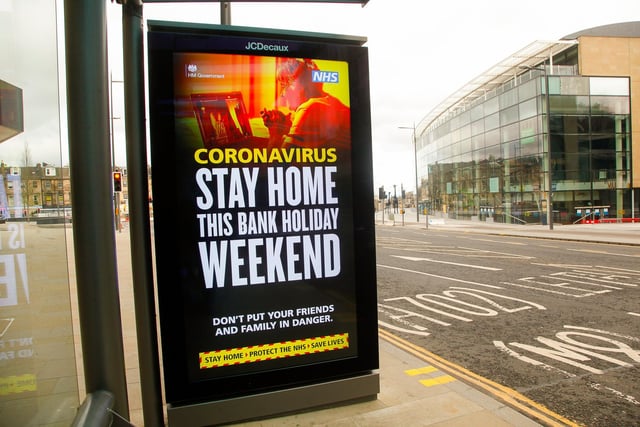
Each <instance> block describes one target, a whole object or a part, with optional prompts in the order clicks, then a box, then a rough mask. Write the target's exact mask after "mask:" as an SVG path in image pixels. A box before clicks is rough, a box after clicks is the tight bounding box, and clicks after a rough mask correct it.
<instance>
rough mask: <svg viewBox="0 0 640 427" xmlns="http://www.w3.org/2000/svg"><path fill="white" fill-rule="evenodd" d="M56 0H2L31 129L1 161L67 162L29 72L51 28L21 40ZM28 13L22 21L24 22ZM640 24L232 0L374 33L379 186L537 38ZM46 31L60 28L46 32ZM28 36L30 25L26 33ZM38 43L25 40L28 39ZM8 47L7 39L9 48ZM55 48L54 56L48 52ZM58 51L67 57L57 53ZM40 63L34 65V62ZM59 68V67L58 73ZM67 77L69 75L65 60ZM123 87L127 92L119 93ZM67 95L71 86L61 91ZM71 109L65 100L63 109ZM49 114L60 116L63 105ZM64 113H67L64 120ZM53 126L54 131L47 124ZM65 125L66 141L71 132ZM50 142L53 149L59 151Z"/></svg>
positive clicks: (407, 2) (616, 11)
mask: <svg viewBox="0 0 640 427" xmlns="http://www.w3.org/2000/svg"><path fill="white" fill-rule="evenodd" d="M57 1H58V8H59V11H58V21H59V24H58V25H59V29H58V42H59V44H60V45H61V46H64V44H63V36H64V31H63V29H62V27H61V25H62V16H63V15H62V13H60V8H61V5H63V4H64V2H63V0H57ZM104 1H105V2H106V4H107V11H108V17H109V39H110V45H109V54H110V65H111V68H112V72H113V79H114V81H115V82H114V83H113V88H114V93H115V96H114V117H116V119H115V120H114V121H113V124H114V129H115V133H114V135H115V145H116V150H115V151H116V164H117V165H119V166H124V165H125V164H126V159H125V157H124V152H125V149H124V144H125V142H124V130H123V129H124V120H123V116H124V111H123V106H122V96H121V95H120V94H119V92H120V91H121V89H122V83H121V82H119V81H121V80H122V48H121V46H122V41H121V34H122V28H121V22H122V17H121V10H122V6H121V5H119V4H118V3H117V2H115V1H113V2H112V1H111V0H104ZM51 4H52V3H51V1H50V0H0V20H1V22H2V23H3V25H2V28H1V29H0V35H2V36H3V37H4V38H6V39H8V40H10V43H9V47H10V49H8V50H7V49H2V48H1V47H0V51H2V52H4V53H3V57H4V58H5V59H7V58H9V59H7V60H6V61H4V62H3V63H2V64H1V65H0V71H1V72H2V73H1V74H2V75H1V76H0V79H2V78H4V80H5V81H9V82H10V83H12V84H15V85H18V86H20V87H22V88H23V89H24V90H25V126H27V125H28V126H29V132H27V130H26V129H25V132H24V134H22V135H18V136H16V137H14V138H12V139H11V140H10V141H6V142H5V143H3V144H2V146H1V147H0V148H1V150H0V158H1V159H2V160H4V161H7V162H8V163H11V164H17V165H20V164H21V162H20V161H21V159H22V153H23V152H24V145H25V143H28V145H29V148H30V151H31V153H32V158H33V162H34V163H36V162H43V161H46V162H49V163H54V164H55V163H58V162H57V161H56V158H58V159H60V162H61V164H63V165H65V164H67V163H68V154H67V153H65V148H64V147H63V150H62V151H63V153H62V156H60V153H59V150H58V154H57V155H56V153H55V147H56V145H55V144H51V143H49V142H48V139H49V138H55V135H56V134H57V131H56V130H55V128H56V126H51V125H52V124H55V123H53V122H52V121H50V120H42V121H39V122H38V123H37V124H35V123H34V122H35V120H34V119H35V116H34V114H35V112H34V110H33V109H34V108H35V107H34V106H37V105H44V103H43V96H44V95H45V93H49V92H51V93H53V94H54V96H55V91H51V90H50V89H52V87H48V88H46V89H43V88H39V87H38V86H37V85H36V84H35V83H34V82H35V81H36V80H35V79H34V78H31V77H29V76H30V75H31V74H29V72H28V71H37V72H39V73H40V74H42V70H43V68H42V67H43V65H42V64H43V63H44V62H45V61H49V59H53V63H55V50H54V49H52V47H51V43H50V42H52V41H54V40H55V38H54V37H51V36H49V35H47V36H42V35H41V36H40V37H39V38H37V39H34V38H29V37H23V36H20V37H14V36H12V34H25V31H24V29H25V28H32V29H33V28H38V29H41V28H46V26H45V25H44V24H43V25H41V24H36V26H35V27H34V26H33V25H34V22H36V20H37V19H39V18H40V17H42V18H43V19H44V20H46V24H47V25H48V24H50V23H51V22H52V20H55V16H54V15H55V12H53V11H52V10H51V6H50V5H51ZM143 12H144V17H145V19H160V20H173V21H185V22H201V23H209V24H218V23H220V4H219V3H218V2H212V3H160V4H158V3H154V4H152V3H145V4H144V11H143ZM20 17H22V18H24V19H28V23H27V21H25V22H23V21H21V20H20V19H16V18H20ZM627 21H640V1H638V0H609V1H606V2H605V1H601V0H537V1H535V2H528V3H523V2H513V1H512V0H486V1H470V0H448V1H426V0H425V1H423V0H370V1H369V3H368V4H367V5H366V6H364V7H362V6H361V5H358V4H320V3H250V2H249V3H245V2H240V3H232V4H231V23H232V25H238V26H249V27H264V28H279V29H287V30H298V31H311V32H322V33H334V34H346V35H355V36H363V37H366V38H367V40H368V41H367V43H366V46H367V47H368V49H369V62H370V88H371V115H372V127H373V129H372V131H373V153H374V165H373V166H374V181H375V182H374V184H375V185H374V188H373V189H372V191H374V193H375V189H376V188H377V187H378V186H380V185H384V186H385V188H386V189H387V190H388V189H391V188H393V185H394V184H396V185H397V186H400V185H401V184H402V185H404V188H405V189H407V190H413V189H414V188H415V172H414V167H413V160H414V157H413V145H412V136H411V130H407V129H399V127H411V126H413V125H414V124H416V125H417V124H418V123H419V122H420V121H421V119H422V118H424V117H425V116H426V115H427V114H428V113H429V112H430V111H431V110H432V109H433V108H434V107H436V106H437V105H438V104H439V103H440V102H442V101H443V100H444V99H445V98H446V97H447V96H449V95H451V94H452V93H454V92H455V91H456V90H458V89H459V88H461V87H462V86H464V85H465V84H466V83H467V82H469V81H471V80H473V79H474V78H475V77H477V76H478V75H480V74H482V73H483V72H485V71H486V70H488V69H490V68H491V67H492V66H493V65H495V64H497V63H499V62H500V61H502V60H503V59H505V58H507V57H509V56H510V55H512V54H513V53H515V52H517V51H519V50H520V49H522V48H524V47H526V46H527V45H529V44H530V43H532V42H534V41H536V40H558V39H560V38H562V37H564V36H566V35H568V34H572V33H574V32H576V31H580V30H583V29H587V28H591V27H595V26H599V25H606V24H612V23H618V22H627ZM43 31H44V33H45V34H51V33H53V31H54V30H53V29H51V30H49V29H46V30H43ZM26 34H29V31H27V32H26ZM31 39H34V40H39V41H37V42H35V43H27V42H26V41H25V40H31ZM4 46H6V45H4ZM52 55H54V57H53V58H51V56H52ZM59 57H60V58H64V56H62V53H60V56H59ZM34 58H35V59H38V61H39V63H40V65H39V66H38V67H33V66H31V64H33V62H32V60H33V59H34ZM54 73H55V71H54ZM60 75H61V76H64V68H63V67H61V69H60ZM119 89H120V91H119ZM61 93H62V94H64V91H61ZM63 109H64V106H63ZM48 117H51V119H52V120H54V121H55V119H56V117H57V112H52V113H51V114H49V116H48ZM64 118H65V117H64V110H63V111H62V120H64ZM47 129H49V131H47ZM65 136H66V135H65V132H64V126H63V141H64V138H65ZM51 147H53V148H54V150H53V152H52V150H51Z"/></svg>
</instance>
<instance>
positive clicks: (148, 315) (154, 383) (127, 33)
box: [122, 0, 164, 426]
mask: <svg viewBox="0 0 640 427" xmlns="http://www.w3.org/2000/svg"><path fill="white" fill-rule="evenodd" d="M142 28H143V10H142V2H141V0H127V1H124V2H123V8H122V39H123V59H124V61H123V63H124V100H125V102H124V104H125V118H126V120H125V133H126V141H127V143H126V147H127V148H126V152H127V184H128V191H129V234H130V236H131V239H130V240H131V268H132V275H133V297H134V304H135V319H136V335H137V341H138V366H139V369H140V388H141V394H142V411H143V418H144V425H145V426H161V425H164V413H163V403H162V385H161V379H160V357H159V351H158V339H157V337H158V332H157V326H156V311H155V298H154V289H153V262H152V249H151V232H150V230H151V227H150V219H149V185H148V175H147V149H146V130H145V122H146V121H145V92H144V35H143V32H142Z"/></svg>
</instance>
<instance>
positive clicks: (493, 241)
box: [467, 237, 528, 246]
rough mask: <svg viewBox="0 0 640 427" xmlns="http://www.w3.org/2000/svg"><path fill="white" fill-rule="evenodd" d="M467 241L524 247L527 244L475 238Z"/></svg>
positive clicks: (469, 238)
mask: <svg viewBox="0 0 640 427" xmlns="http://www.w3.org/2000/svg"><path fill="white" fill-rule="evenodd" d="M467 240H478V241H480V242H491V243H500V244H501V245H518V246H526V245H527V244H528V243H521V242H508V241H506V240H492V239H476V238H473V237H467Z"/></svg>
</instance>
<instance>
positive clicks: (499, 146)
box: [416, 22, 640, 226]
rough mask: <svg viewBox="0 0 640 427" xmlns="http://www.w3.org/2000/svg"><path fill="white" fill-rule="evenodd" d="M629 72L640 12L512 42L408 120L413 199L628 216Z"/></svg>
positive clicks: (539, 214) (635, 195) (482, 212)
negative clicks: (418, 117)
mask: <svg viewBox="0 0 640 427" xmlns="http://www.w3.org/2000/svg"><path fill="white" fill-rule="evenodd" d="M639 80H640V22H629V23H622V24H613V25H608V26H603V27H596V28H592V29H588V30H585V31H581V32H579V33H576V34H572V35H569V36H567V37H565V38H563V39H561V40H558V41H552V42H540V41H538V42H534V43H532V44H530V45H529V46H527V47H525V48H524V49H522V50H520V51H519V52H516V53H515V54H513V55H511V56H510V57H509V58H507V59H505V60H504V61H502V62H500V63H499V64H497V65H495V66H494V67H492V68H491V69H490V70H487V72H485V73H483V74H482V75H481V76H478V77H477V78H476V79H474V80H472V81H471V82H470V83H468V84H467V85H466V86H464V87H463V88H461V89H460V90H459V91H457V92H456V93H454V94H452V95H451V96H450V97H449V98H448V99H446V100H445V101H444V102H442V103H441V104H440V105H439V106H438V107H437V108H435V109H434V110H433V111H431V112H430V113H429V114H428V115H427V116H426V117H425V118H424V119H423V120H422V121H421V122H420V124H419V125H418V126H417V128H416V144H417V146H416V156H417V163H418V175H419V180H420V186H419V187H420V188H419V200H421V205H422V206H423V208H428V209H429V210H430V211H431V212H441V213H442V214H445V215H447V216H449V217H451V218H457V219H469V220H471V219H473V220H485V221H499V222H508V223H542V224H546V223H547V222H549V223H550V224H549V225H550V226H551V225H552V224H553V223H554V222H555V223H574V222H580V221H628V220H631V219H630V218H632V217H638V215H639V212H638V202H639V199H640V197H639V190H638V189H639V188H640V176H638V175H640V174H636V175H635V176H634V174H633V170H634V169H635V170H640V146H638V145H637V144H636V148H635V152H634V147H633V143H632V141H633V140H634V134H635V135H637V132H638V129H640V110H639V109H638V108H639V107H638V104H640V84H639V83H638V81H639ZM634 95H635V99H636V100H638V101H636V102H635V103H634V102H633V99H634ZM634 110H635V114H634ZM635 140H638V141H640V137H638V138H635Z"/></svg>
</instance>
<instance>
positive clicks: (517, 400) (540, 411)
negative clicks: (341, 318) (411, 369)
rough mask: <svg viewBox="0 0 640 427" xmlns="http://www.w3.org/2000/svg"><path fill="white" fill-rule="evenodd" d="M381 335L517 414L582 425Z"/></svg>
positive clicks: (554, 423)
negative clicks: (490, 396)
mask: <svg viewBox="0 0 640 427" xmlns="http://www.w3.org/2000/svg"><path fill="white" fill-rule="evenodd" d="M378 335H379V336H380V338H382V339H384V340H385V341H387V342H389V343H391V344H393V345H395V346H396V347H399V348H401V349H403V350H405V351H406V352H408V353H410V354H412V355H414V356H416V357H417V358H419V359H421V360H424V361H426V362H427V363H429V364H431V365H433V366H436V367H437V368H438V369H440V370H442V371H445V372H447V373H449V374H451V375H453V376H454V377H456V378H458V379H459V380H461V381H464V382H466V383H467V384H471V385H474V386H476V387H477V388H479V389H482V390H484V391H486V392H488V393H489V394H491V395H492V396H494V397H495V398H496V399H499V400H500V401H502V402H504V403H506V404H507V405H509V406H511V407H512V408H514V409H516V410H517V411H520V412H521V413H523V414H525V415H527V416H529V417H531V418H533V419H536V420H538V421H539V422H541V423H544V424H545V425H548V426H553V427H556V426H558V427H560V426H571V427H579V426H580V424H577V423H575V422H574V421H571V420H569V419H567V418H565V417H563V416H562V415H559V414H556V413H555V412H553V411H551V410H549V409H547V408H546V407H545V406H544V405H540V404H539V403H537V402H534V401H533V400H531V399H529V398H528V397H526V396H524V395H522V394H520V393H518V392H517V391H515V390H513V389H510V388H509V387H505V386H503V385H501V384H498V383H496V382H494V381H491V380H489V379H487V378H484V377H482V376H480V375H478V374H476V373H474V372H471V371H470V370H468V369H465V368H463V367H462V366H459V365H456V364H455V363H453V362H450V361H448V360H446V359H443V358H442V357H440V356H437V355H435V354H433V353H431V352H430V351H428V350H425V349H424V348H422V347H419V346H417V345H415V344H412V343H410V342H409V341H406V340H404V339H402V338H400V337H398V336H395V335H393V334H392V333H390V332H388V331H385V330H384V329H381V328H379V329H378Z"/></svg>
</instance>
